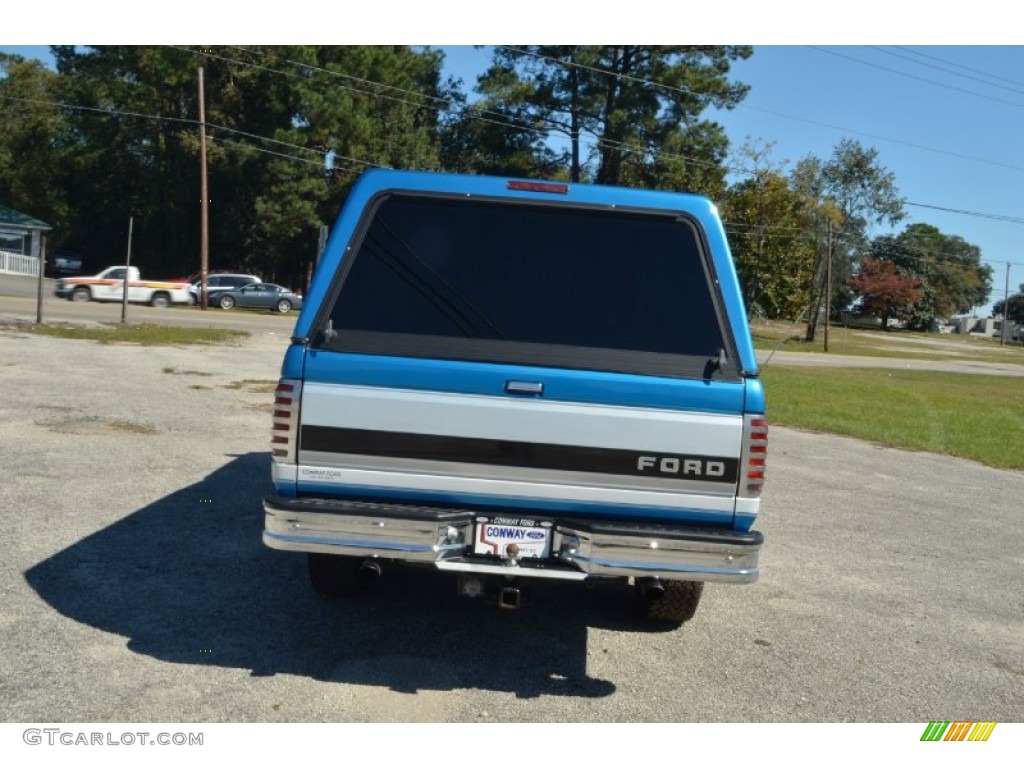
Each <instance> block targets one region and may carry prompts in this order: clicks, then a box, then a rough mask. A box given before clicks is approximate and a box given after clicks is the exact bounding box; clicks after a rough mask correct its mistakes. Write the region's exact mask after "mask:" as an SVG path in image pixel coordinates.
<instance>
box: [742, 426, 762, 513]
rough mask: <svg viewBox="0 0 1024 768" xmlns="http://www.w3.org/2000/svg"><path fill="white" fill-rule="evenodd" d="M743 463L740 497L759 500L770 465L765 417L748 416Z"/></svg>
mask: <svg viewBox="0 0 1024 768" xmlns="http://www.w3.org/2000/svg"><path fill="white" fill-rule="evenodd" d="M742 462H743V471H742V476H741V478H740V488H739V495H740V496H742V497H745V498H748V499H749V498H757V497H758V496H760V495H761V489H762V488H763V487H764V472H765V468H766V466H767V463H768V420H767V419H765V418H764V416H747V417H746V419H745V423H744V425H743V455H742Z"/></svg>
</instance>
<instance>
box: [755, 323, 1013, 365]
mask: <svg viewBox="0 0 1024 768" xmlns="http://www.w3.org/2000/svg"><path fill="white" fill-rule="evenodd" d="M806 329H807V324H806V323H798V324H796V325H794V324H793V323H792V322H789V323H786V322H782V321H760V322H757V323H754V324H752V326H751V335H752V336H753V339H754V346H755V347H756V348H757V349H759V350H774V349H779V350H785V351H787V352H824V351H825V341H824V336H825V334H824V326H818V333H817V335H816V338H815V340H814V341H813V342H805V341H804V340H803V338H804V333H805V331H806ZM883 337H884V338H883ZM922 342H932V343H922ZM935 343H938V344H944V345H951V346H950V347H949V348H945V347H940V346H935ZM829 353H830V354H835V355H854V356H870V357H887V358H894V359H898V360H981V361H985V362H1001V363H1024V348H1022V347H1021V346H1020V345H1019V344H1011V345H1007V346H1006V347H1000V346H999V342H998V341H997V340H993V339H982V338H978V337H975V336H966V335H959V334H939V333H917V332H913V331H890V332H888V333H885V332H884V331H882V330H881V329H876V330H873V331H867V332H864V331H863V330H860V329H854V328H844V327H843V326H841V325H832V326H831V327H830V329H829Z"/></svg>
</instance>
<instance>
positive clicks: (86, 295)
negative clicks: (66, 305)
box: [71, 287, 92, 301]
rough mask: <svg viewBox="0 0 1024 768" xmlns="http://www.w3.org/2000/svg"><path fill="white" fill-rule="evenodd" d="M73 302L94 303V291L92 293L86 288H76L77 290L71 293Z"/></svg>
mask: <svg viewBox="0 0 1024 768" xmlns="http://www.w3.org/2000/svg"><path fill="white" fill-rule="evenodd" d="M71 300H72V301H92V291H90V290H89V289H88V288H85V287H81V288H75V290H73V291H72V292H71Z"/></svg>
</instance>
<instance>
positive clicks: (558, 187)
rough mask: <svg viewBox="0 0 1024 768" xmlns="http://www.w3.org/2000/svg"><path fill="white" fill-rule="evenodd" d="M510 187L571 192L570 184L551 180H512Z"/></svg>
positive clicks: (508, 185) (558, 192) (563, 192)
mask: <svg viewBox="0 0 1024 768" xmlns="http://www.w3.org/2000/svg"><path fill="white" fill-rule="evenodd" d="M507 188H508V189H515V190H518V191H520V192H549V193H551V194H555V195H567V194H569V185H568V184H555V183H553V182H550V181H510V182H508V184H507Z"/></svg>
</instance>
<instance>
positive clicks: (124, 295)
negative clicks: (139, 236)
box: [121, 216, 135, 323]
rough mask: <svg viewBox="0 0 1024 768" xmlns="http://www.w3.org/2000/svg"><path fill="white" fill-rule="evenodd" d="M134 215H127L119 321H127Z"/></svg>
mask: <svg viewBox="0 0 1024 768" xmlns="http://www.w3.org/2000/svg"><path fill="white" fill-rule="evenodd" d="M134 222H135V217H134V216H129V217H128V253H127V255H125V257H124V279H123V280H122V281H121V322H122V323H126V322H128V273H129V272H131V271H132V224H133V223H134Z"/></svg>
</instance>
